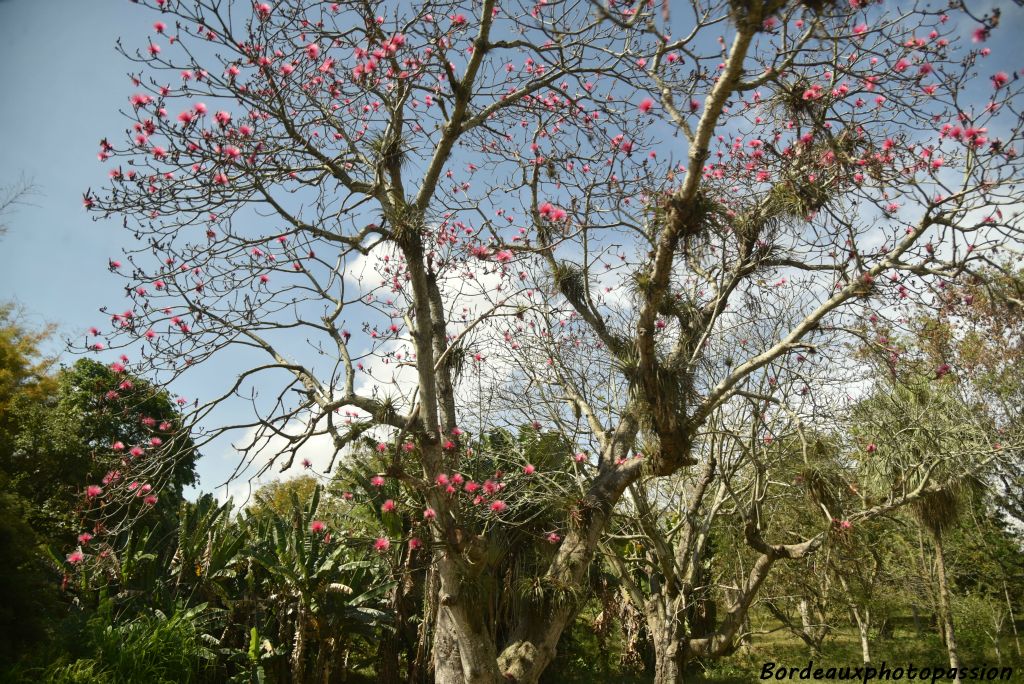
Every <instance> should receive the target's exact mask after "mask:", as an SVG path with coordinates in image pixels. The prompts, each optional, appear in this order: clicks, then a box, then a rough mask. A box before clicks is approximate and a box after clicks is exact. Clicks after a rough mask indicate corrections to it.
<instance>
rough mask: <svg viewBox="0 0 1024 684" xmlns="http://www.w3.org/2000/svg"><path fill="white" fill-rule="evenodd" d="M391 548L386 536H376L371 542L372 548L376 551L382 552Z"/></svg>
mask: <svg viewBox="0 0 1024 684" xmlns="http://www.w3.org/2000/svg"><path fill="white" fill-rule="evenodd" d="M390 548H391V541H390V540H389V539H388V538H387V537H377V540H376V541H375V542H373V550H374V551H376V552H377V553H384V552H385V551H387V550H388V549H390Z"/></svg>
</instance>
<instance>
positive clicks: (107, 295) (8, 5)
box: [0, 0, 237, 489]
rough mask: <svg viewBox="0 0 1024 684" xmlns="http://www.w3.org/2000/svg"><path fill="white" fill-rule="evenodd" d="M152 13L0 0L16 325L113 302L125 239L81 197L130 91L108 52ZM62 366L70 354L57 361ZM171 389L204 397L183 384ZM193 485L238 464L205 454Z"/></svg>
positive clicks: (8, 257) (138, 31)
mask: <svg viewBox="0 0 1024 684" xmlns="http://www.w3.org/2000/svg"><path fill="white" fill-rule="evenodd" d="M152 22H153V15H152V13H151V12H149V11H146V10H144V9H142V8H140V7H135V6H134V5H132V4H131V3H130V2H128V1H127V0H98V1H96V2H92V1H90V2H76V1H73V0H55V1H53V2H45V3H44V2H38V1H37V0H0V64H2V65H3V67H2V69H0V87H2V92H4V93H5V97H4V104H3V105H0V149H2V150H3V155H2V163H0V186H3V187H7V186H11V185H13V184H16V183H17V182H18V181H19V180H20V179H21V178H22V177H24V178H25V179H27V180H29V181H31V182H32V183H33V185H34V188H35V192H34V194H33V195H32V196H30V197H28V198H26V201H27V204H26V205H23V206H21V207H19V208H17V209H16V211H13V212H12V213H10V214H9V215H8V216H6V217H5V218H4V223H5V224H6V225H7V226H8V231H7V234H6V235H5V236H4V237H3V238H0V301H8V300H13V301H14V302H16V303H18V304H20V305H21V307H22V308H23V310H24V313H25V316H26V320H27V321H30V322H32V323H34V324H37V325H40V326H41V325H43V324H47V323H53V324H56V325H57V326H58V331H59V336H58V338H56V339H55V340H54V341H53V342H52V344H51V346H50V348H49V349H48V351H50V352H53V353H56V352H61V351H63V343H62V342H61V339H62V338H64V337H68V336H80V335H81V334H82V333H83V332H84V331H85V330H86V329H87V328H88V327H90V326H92V325H98V326H100V327H102V326H103V324H104V323H105V322H106V321H107V317H106V316H104V315H103V314H100V313H99V311H98V309H99V308H100V307H101V306H104V305H107V304H110V305H113V306H117V305H118V304H119V303H122V302H123V301H124V295H123V289H122V288H123V284H124V281H123V279H122V278H120V277H118V276H115V275H114V274H112V273H110V272H109V271H108V270H107V268H106V266H107V260H108V258H111V257H117V256H118V255H119V254H120V253H121V247H122V245H123V244H124V243H125V235H124V231H123V229H122V228H121V225H120V223H119V222H117V221H103V222H94V221H93V220H92V218H91V216H90V215H89V214H88V213H87V212H86V211H85V210H84V209H83V208H82V193H83V192H84V191H85V190H86V189H87V188H89V187H94V188H95V187H98V186H101V185H103V184H104V183H105V182H106V177H107V170H108V169H107V168H106V167H104V166H103V165H101V164H100V163H99V162H98V161H97V159H96V152H97V150H98V149H99V145H98V143H99V141H100V139H101V138H103V137H105V136H109V137H111V138H112V139H120V137H121V131H122V129H123V128H124V127H125V125H126V124H125V123H124V119H123V118H122V117H121V116H120V115H119V114H118V109H120V108H122V107H123V106H124V105H125V104H126V103H127V100H126V99H125V98H126V97H127V95H128V93H129V92H130V88H131V86H130V83H129V80H128V75H127V74H128V70H129V66H130V65H129V64H128V62H127V61H126V60H125V59H124V58H123V57H121V56H120V55H118V54H117V52H116V51H115V43H116V41H117V39H118V37H119V36H121V37H124V38H125V42H126V44H129V45H131V44H134V43H136V42H139V41H140V40H141V39H142V37H144V36H145V35H147V34H148V33H149V32H151V28H150V27H151V25H152ZM63 359H64V360H65V361H66V362H73V361H74V357H73V356H72V355H70V354H68V353H64V354H63ZM177 389H178V391H179V392H181V393H182V394H184V395H186V396H191V397H194V396H197V395H199V394H205V392H202V389H204V388H200V387H195V386H191V387H190V386H189V384H188V383H187V382H186V383H185V384H184V385H182V386H179V387H178V388H177ZM205 453H206V456H207V457H206V458H204V459H202V460H201V461H200V463H199V471H200V477H201V480H202V483H201V485H202V488H203V489H211V488H213V487H214V486H216V485H217V484H219V483H220V482H222V481H223V480H224V479H225V478H226V477H227V476H228V475H229V474H230V471H231V469H232V468H233V467H234V466H235V465H236V463H237V461H236V460H235V459H234V457H233V456H232V452H231V449H230V446H229V445H228V444H227V443H226V442H222V443H220V444H218V445H214V446H212V447H211V448H208V449H206V450H205Z"/></svg>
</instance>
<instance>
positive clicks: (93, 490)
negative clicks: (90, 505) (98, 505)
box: [85, 485, 103, 499]
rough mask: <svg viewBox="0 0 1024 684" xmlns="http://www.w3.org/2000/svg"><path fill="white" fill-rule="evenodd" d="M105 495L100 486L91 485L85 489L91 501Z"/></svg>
mask: <svg viewBox="0 0 1024 684" xmlns="http://www.w3.org/2000/svg"><path fill="white" fill-rule="evenodd" d="M102 493H103V488H102V487H100V486H99V485H89V486H88V487H86V488H85V495H86V496H87V497H89V498H90V499H95V498H96V497H97V496H99V495H100V494H102Z"/></svg>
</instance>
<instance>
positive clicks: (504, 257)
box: [494, 249, 512, 264]
mask: <svg viewBox="0 0 1024 684" xmlns="http://www.w3.org/2000/svg"><path fill="white" fill-rule="evenodd" d="M494 258H495V259H496V260H497V261H498V262H499V263H502V264H507V263H508V262H510V261H512V252H511V251H509V250H507V249H503V250H501V251H500V252H498V253H497V254H495V255H494Z"/></svg>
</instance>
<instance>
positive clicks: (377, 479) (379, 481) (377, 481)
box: [370, 475, 384, 487]
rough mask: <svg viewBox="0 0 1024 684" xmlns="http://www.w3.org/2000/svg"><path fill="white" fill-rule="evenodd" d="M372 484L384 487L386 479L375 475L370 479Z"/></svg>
mask: <svg viewBox="0 0 1024 684" xmlns="http://www.w3.org/2000/svg"><path fill="white" fill-rule="evenodd" d="M370 484H372V485H373V486H374V487H383V486H384V478H383V477H381V476H380V475H374V476H373V477H371V478H370Z"/></svg>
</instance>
